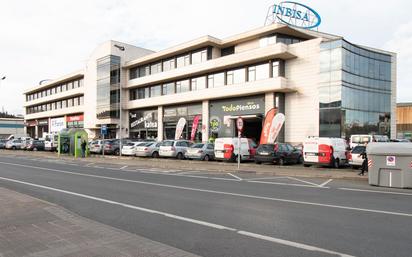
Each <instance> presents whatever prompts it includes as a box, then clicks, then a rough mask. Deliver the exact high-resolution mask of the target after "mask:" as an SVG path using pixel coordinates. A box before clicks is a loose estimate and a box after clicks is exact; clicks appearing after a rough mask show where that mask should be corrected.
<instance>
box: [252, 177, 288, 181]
mask: <svg viewBox="0 0 412 257" xmlns="http://www.w3.org/2000/svg"><path fill="white" fill-rule="evenodd" d="M279 178H288V177H263V178H250V179H245V180H247V181H255V180H267V179H279Z"/></svg>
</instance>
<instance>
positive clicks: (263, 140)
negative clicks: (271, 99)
mask: <svg viewBox="0 0 412 257" xmlns="http://www.w3.org/2000/svg"><path fill="white" fill-rule="evenodd" d="M276 111H277V110H276V108H272V109H270V110H269V111H268V112H267V113H266V116H265V122H264V123H263V127H262V133H261V135H260V144H261V145H262V144H267V143H268V142H269V141H268V140H269V132H270V126H271V125H272V121H273V118H274V117H275V114H276Z"/></svg>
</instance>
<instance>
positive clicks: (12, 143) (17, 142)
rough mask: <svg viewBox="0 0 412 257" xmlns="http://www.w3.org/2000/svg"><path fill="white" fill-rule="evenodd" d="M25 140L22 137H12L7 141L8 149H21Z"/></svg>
mask: <svg viewBox="0 0 412 257" xmlns="http://www.w3.org/2000/svg"><path fill="white" fill-rule="evenodd" d="M22 144H23V142H22V140H21V139H12V140H9V141H7V143H6V149H12V150H16V149H21V146H22Z"/></svg>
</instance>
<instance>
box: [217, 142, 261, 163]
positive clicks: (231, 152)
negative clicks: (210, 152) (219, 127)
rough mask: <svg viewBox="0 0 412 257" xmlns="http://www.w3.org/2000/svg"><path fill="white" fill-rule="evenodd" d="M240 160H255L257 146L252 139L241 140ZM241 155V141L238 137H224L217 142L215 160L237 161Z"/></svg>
mask: <svg viewBox="0 0 412 257" xmlns="http://www.w3.org/2000/svg"><path fill="white" fill-rule="evenodd" d="M240 145H241V148H240V160H241V161H248V160H253V159H254V157H255V153H256V148H257V144H256V143H255V142H254V141H253V140H252V139H250V138H245V137H242V138H241V139H240ZM238 154H239V139H238V138H237V137H222V138H217V139H216V140H215V159H216V160H224V161H236V160H237V156H238Z"/></svg>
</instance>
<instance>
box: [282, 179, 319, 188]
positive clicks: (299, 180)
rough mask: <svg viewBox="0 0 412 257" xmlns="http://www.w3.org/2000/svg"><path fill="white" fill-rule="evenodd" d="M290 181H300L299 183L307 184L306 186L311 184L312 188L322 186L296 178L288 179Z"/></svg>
mask: <svg viewBox="0 0 412 257" xmlns="http://www.w3.org/2000/svg"><path fill="white" fill-rule="evenodd" d="M287 178H288V179H292V180H296V181H299V182H302V183H306V184H309V185H312V186H317V187H319V186H320V185H318V184H316V183H312V182H309V181H305V180H303V179H298V178H294V177H287Z"/></svg>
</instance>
